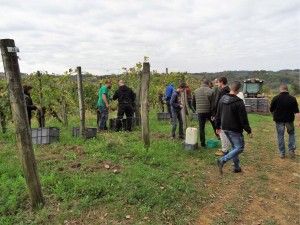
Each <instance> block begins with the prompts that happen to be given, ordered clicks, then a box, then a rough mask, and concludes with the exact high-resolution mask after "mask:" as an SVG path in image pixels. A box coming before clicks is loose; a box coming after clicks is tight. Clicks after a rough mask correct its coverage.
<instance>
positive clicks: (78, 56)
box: [0, 0, 300, 75]
mask: <svg viewBox="0 0 300 225" xmlns="http://www.w3.org/2000/svg"><path fill="white" fill-rule="evenodd" d="M0 9H1V10H0V12H1V14H0V15H1V20H0V39H4V38H10V39H14V40H15V44H16V46H17V47H19V48H20V52H19V53H18V55H19V57H20V58H21V60H20V61H19V63H20V70H21V72H25V73H31V72H34V71H37V70H41V71H48V72H49V73H63V72H64V71H66V70H68V68H75V67H77V66H81V67H82V71H88V72H90V73H93V74H97V75H103V74H111V73H121V72H122V67H127V68H128V67H133V66H134V65H135V64H136V63H137V62H143V59H144V56H148V57H149V62H150V66H151V70H157V71H158V72H165V68H169V72H172V71H173V72H176V71H180V72H184V71H187V72H218V71H224V70H261V69H264V70H280V69H296V68H300V66H299V62H300V1H299V0H226V1H224V0H209V1H208V0H170V1H163V0H148V1H146V0H126V1H125V0H97V1H95V0H85V1H80V0H77V1H75V0H59V1H58V0H51V1H50V0H39V1H33V0H26V1H25V0H10V1H7V0H5V1H4V0H0ZM0 71H3V63H2V59H1V65H0Z"/></svg>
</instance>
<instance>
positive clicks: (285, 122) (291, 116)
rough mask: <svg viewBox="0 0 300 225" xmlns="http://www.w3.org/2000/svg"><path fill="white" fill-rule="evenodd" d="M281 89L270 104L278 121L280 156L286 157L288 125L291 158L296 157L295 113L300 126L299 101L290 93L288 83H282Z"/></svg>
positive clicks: (274, 118) (276, 121) (275, 119)
mask: <svg viewBox="0 0 300 225" xmlns="http://www.w3.org/2000/svg"><path fill="white" fill-rule="evenodd" d="M279 90H280V94H279V95H277V96H275V97H274V98H273V99H272V102H271V106H270V111H271V112H272V114H273V120H274V121H275V123H276V130H277V138H278V147H279V156H280V158H285V143H284V130H285V127H286V129H287V133H288V135H289V144H288V148H289V155H290V157H291V158H294V157H295V149H296V144H295V128H294V120H295V115H296V117H297V119H298V126H299V127H300V114H299V108H298V103H297V100H296V98H295V97H293V96H291V95H290V94H289V92H288V87H287V85H286V84H281V85H280V87H279Z"/></svg>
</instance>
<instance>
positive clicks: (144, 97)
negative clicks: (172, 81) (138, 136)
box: [141, 62, 150, 149]
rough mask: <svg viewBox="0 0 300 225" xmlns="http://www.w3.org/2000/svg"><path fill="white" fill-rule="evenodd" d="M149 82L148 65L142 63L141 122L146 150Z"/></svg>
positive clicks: (148, 137)
mask: <svg viewBox="0 0 300 225" xmlns="http://www.w3.org/2000/svg"><path fill="white" fill-rule="evenodd" d="M149 81H150V64H149V63H148V62H144V63H143V72H142V88H141V116H142V118H141V120H142V135H143V140H144V146H145V147H146V148H147V149H148V148H149V147H150V133H149V101H148V96H149V83H150V82H149Z"/></svg>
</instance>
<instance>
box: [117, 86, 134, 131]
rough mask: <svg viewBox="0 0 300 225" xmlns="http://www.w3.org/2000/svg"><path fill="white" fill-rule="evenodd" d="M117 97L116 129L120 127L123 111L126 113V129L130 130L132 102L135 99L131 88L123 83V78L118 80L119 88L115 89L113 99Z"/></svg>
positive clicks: (118, 129)
mask: <svg viewBox="0 0 300 225" xmlns="http://www.w3.org/2000/svg"><path fill="white" fill-rule="evenodd" d="M116 99H118V102H119V106H118V117H117V123H116V131H120V129H121V127H122V119H123V116H124V113H125V115H126V128H125V129H126V131H131V121H132V116H133V104H134V100H135V94H134V93H133V91H132V90H131V88H129V87H127V86H126V85H125V82H124V81H123V80H120V81H119V89H118V90H116V92H115V94H114V96H113V100H116Z"/></svg>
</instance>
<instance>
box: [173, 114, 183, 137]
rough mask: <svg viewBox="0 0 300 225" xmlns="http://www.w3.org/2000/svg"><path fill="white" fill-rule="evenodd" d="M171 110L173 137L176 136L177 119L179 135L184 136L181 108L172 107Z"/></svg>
mask: <svg viewBox="0 0 300 225" xmlns="http://www.w3.org/2000/svg"><path fill="white" fill-rule="evenodd" d="M171 110H172V137H174V138H175V132H176V126H177V120H178V123H179V137H184V134H183V120H182V115H181V110H178V109H173V108H171Z"/></svg>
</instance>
